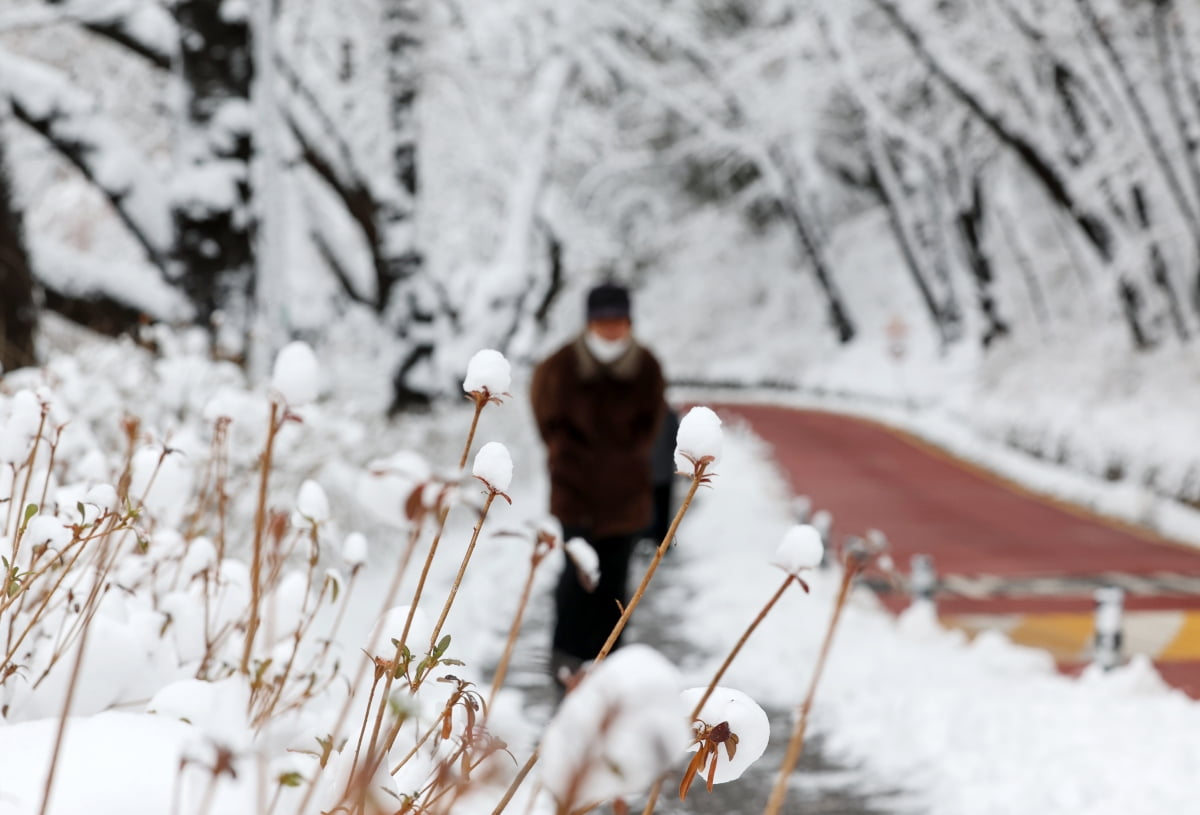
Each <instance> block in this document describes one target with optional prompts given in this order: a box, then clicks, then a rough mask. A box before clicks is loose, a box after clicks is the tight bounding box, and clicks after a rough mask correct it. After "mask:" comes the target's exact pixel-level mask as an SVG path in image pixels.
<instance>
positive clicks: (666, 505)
mask: <svg viewBox="0 0 1200 815" xmlns="http://www.w3.org/2000/svg"><path fill="white" fill-rule="evenodd" d="M674 493H675V482H674V481H667V482H664V483H662V484H655V485H654V523H653V524H651V526H650V539H651V540H653V541H654V542H655V543H661V542H662V539H663V538H665V537H666V536H667V532H668V530H670V528H671V521H673V520H675V509H674V503H675V495H674Z"/></svg>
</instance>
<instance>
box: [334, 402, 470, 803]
mask: <svg viewBox="0 0 1200 815" xmlns="http://www.w3.org/2000/svg"><path fill="white" fill-rule="evenodd" d="M486 404H487V400H485V399H476V400H475V413H474V414H473V415H472V416H471V427H470V429H469V430H468V431H467V441H466V443H465V444H464V445H463V450H462V454H461V455H460V456H459V458H458V469H459V470H460V471H461V470H462V469H463V468H464V467H466V466H467V457H468V456H469V455H470V453H471V444H472V443H473V442H474V440H475V430H476V429H477V428H478V426H479V416H480V414H481V413H483V407H484V405H486ZM449 516H450V504H449V503H448V502H447V503H446V504H445V505H444V506H443V507H442V508H441V509H440V510H439V511H438V526H437V532H435V533H434V535H433V541H431V542H430V544H429V552H428V553H427V554H426V555H425V565H424V566H423V567H422V569H421V577H420V578H419V579H418V580H417V588H416V591H414V592H413V598H412V602H411V603H409V605H408V617H407V618H406V619H405V620H404V630H403V631H402V632H401V634H400V639H399V640H398V641H397V642H398V643H399V644H398V645H397V646H396V661H397V662H399V661H400V657H401V650H402V649H403V648H404V647H405V643H407V642H408V634H409V631H411V630H412V623H413V617H415V616H416V613H417V606H418V605H419V604H420V602H421V595H422V594H424V592H425V582H426V581H427V580H428V579H429V570H430V568H431V567H432V566H433V559H434V558H435V557H436V556H437V550H438V545H439V544H440V543H441V541H442V534H443V533H444V532H445V531H446V519H447V518H448V517H449ZM394 678H395V671H389V672H388V675H387V678H386V680H385V681H384V685H383V695H382V696H381V697H380V701H379V711H378V713H377V715H376V717H375V725H374V727H373V728H372V730H371V741H370V742H369V744H368V748H367V755H368V756H374V755H375V752H376V747H377V746H378V743H379V731H380V730H381V729H382V728H383V716H384V713H386V712H387V703H388V696H389V694H390V693H391V689H392V681H393V679H394ZM380 760H382V759H380ZM357 770H358V757H357V756H356V757H355V761H354V765H353V766H352V768H351V771H350V778H351V779H353V778H354V777H355V772H356V771H357Z"/></svg>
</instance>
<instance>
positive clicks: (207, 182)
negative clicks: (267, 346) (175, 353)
mask: <svg viewBox="0 0 1200 815" xmlns="http://www.w3.org/2000/svg"><path fill="white" fill-rule="evenodd" d="M221 8H222V3H221V2H220V0H179V1H178V2H177V3H176V4H175V18H176V20H177V22H178V24H179V36H180V68H181V70H180V74H181V76H182V78H183V81H184V86H185V88H186V92H187V94H188V98H187V110H186V124H187V128H186V133H185V135H184V144H183V151H184V154H185V161H187V162H189V163H190V165H191V166H190V170H187V171H185V172H190V173H194V176H193V177H194V179H195V180H196V182H197V189H196V190H195V194H194V195H191V196H188V197H186V198H184V199H183V200H180V201H177V202H176V208H175V212H174V216H175V226H176V231H177V234H176V247H175V260H176V262H177V264H178V267H179V269H178V272H179V276H180V280H181V283H182V287H183V290H184V291H185V292H186V293H187V295H188V297H189V299H190V300H191V301H192V303H193V304H194V306H195V307H196V314H197V320H198V321H200V322H204V323H209V324H211V323H212V322H213V321H214V318H215V317H216V315H217V312H218V311H219V312H221V314H222V315H223V318H224V319H223V322H222V328H223V330H224V331H225V332H228V333H226V334H225V338H226V340H228V341H232V342H233V345H234V347H235V348H237V349H238V350H240V346H241V345H242V341H243V340H244V332H245V331H246V329H247V327H248V325H249V318H250V312H251V298H252V296H253V284H254V216H253V212H252V210H251V194H252V191H251V181H250V161H251V158H252V156H253V139H252V134H251V114H250V110H251V108H250V85H251V81H252V79H253V76H254V63H253V57H252V54H253V52H252V50H251V48H252V42H251V29H250V20H249V15H240V16H239V15H222V13H221ZM213 187H215V188H216V189H213Z"/></svg>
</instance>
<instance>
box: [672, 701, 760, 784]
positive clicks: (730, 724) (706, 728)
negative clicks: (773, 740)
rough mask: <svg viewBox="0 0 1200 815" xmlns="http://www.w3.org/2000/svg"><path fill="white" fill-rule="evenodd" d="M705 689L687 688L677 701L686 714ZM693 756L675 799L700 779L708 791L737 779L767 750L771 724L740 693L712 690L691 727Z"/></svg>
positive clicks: (755, 704) (758, 708)
mask: <svg viewBox="0 0 1200 815" xmlns="http://www.w3.org/2000/svg"><path fill="white" fill-rule="evenodd" d="M706 690H707V688H689V689H687V690H685V691H684V692H683V694H682V695H681V698H682V699H683V702H684V704H685V705H686V706H687V708H688V709H689V710H691V709H695V707H696V703H697V702H699V701H700V699H701V698H703V696H704V693H705V691H706ZM692 728H693V729H692V733H693V735H692V744H691V746H690V747H689V748H688V750H690V751H692V752H695V753H696V755H695V756H694V757H693V758H692V761H691V763H690V764H689V765H688V768H687V771H686V772H685V773H684V776H683V783H682V784H680V787H679V797H680V798H684V797H686V796H687V791H688V789H689V788H690V787H691V784H692V780H693V779H694V778H695V777H696V776H700V777H701V778H703V779H704V780H705V783H706V785H707V787H708V789H709V790H710V791H711V790H712V786H713V784H723V783H725V782H726V781H734V780H736V779H738V778H740V777H741V775H742V773H744V772H745V771H746V769H747V768H748V767H749V766H750V765H751V764H753V763H754V762H755V761H757V760H758V759H759V758H760V757H761V756H762V754H763V751H764V750H766V749H767V740H768V738H769V737H770V735H771V723H770V721H769V720H768V719H767V714H766V713H765V712H764V711H763V709H762V708H761V707H759V706H758V704H757V703H756V702H755V701H754V700H753V699H751V698H750V697H749V696H747V695H746V694H744V693H742V692H741V691H740V690H734V689H733V688H723V687H720V686H718V687H716V688H714V689H713V692H712V694H711V695H710V696H709V697H708V700H707V701H706V702H705V703H704V707H702V708H700V712H699V713H698V714H697V716H696V721H695V722H694V723H693V725H692Z"/></svg>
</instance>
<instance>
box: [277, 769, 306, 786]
mask: <svg viewBox="0 0 1200 815" xmlns="http://www.w3.org/2000/svg"><path fill="white" fill-rule="evenodd" d="M302 783H304V776H302V775H300V773H298V772H295V771H292V772H290V773H283V774H282V775H280V776H279V785H280V786H281V787H298V786H300V785H301V784H302Z"/></svg>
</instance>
